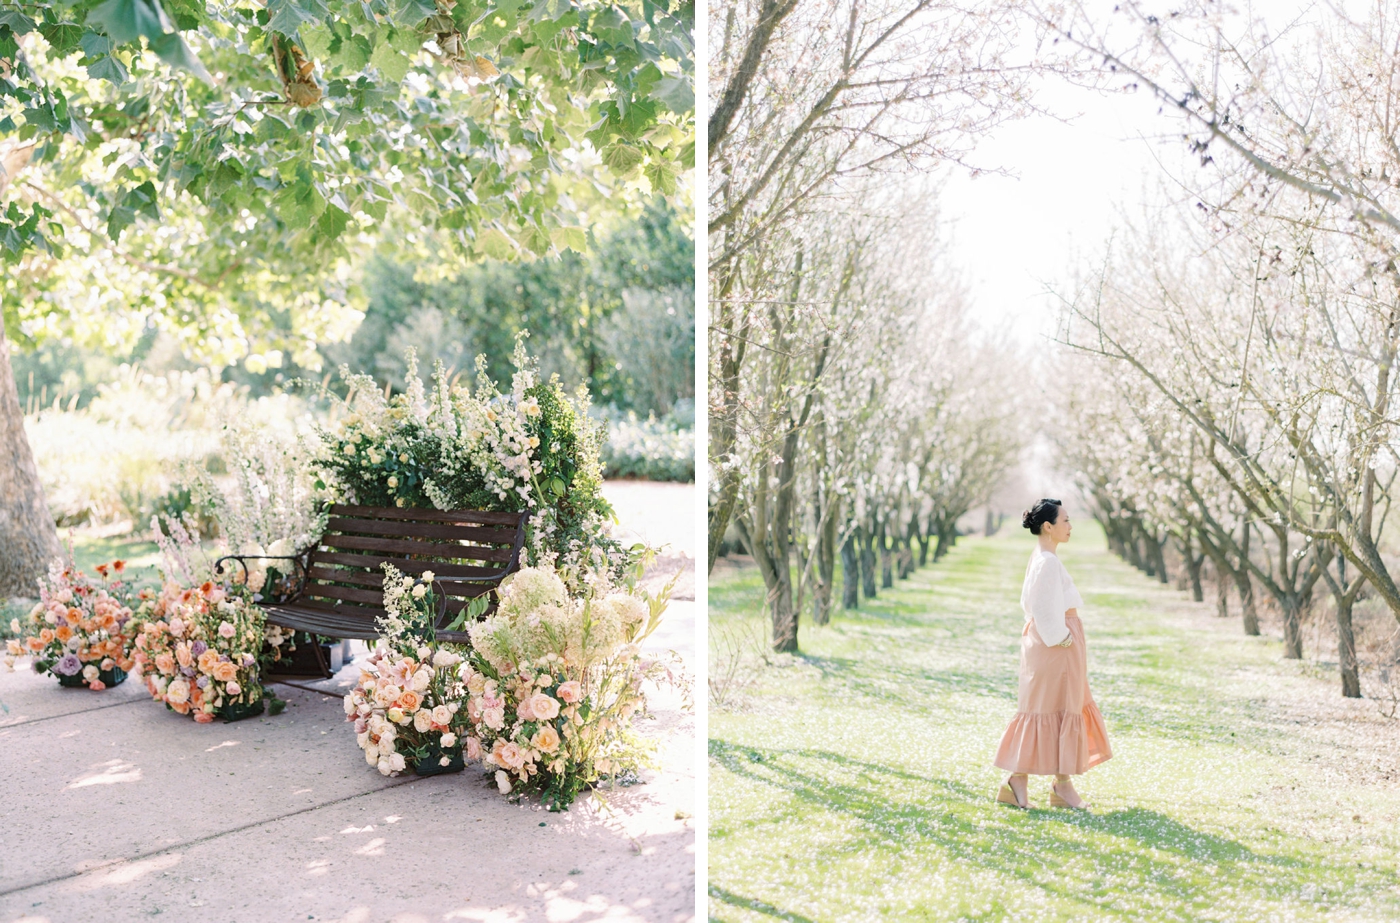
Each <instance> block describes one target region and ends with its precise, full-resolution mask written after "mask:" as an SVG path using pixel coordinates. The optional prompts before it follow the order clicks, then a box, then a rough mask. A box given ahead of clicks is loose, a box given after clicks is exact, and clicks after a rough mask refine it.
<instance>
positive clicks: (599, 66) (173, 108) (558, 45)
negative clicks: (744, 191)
mask: <svg viewBox="0 0 1400 923" xmlns="http://www.w3.org/2000/svg"><path fill="white" fill-rule="evenodd" d="M693 12H694V11H693V6H692V5H691V4H688V3H683V2H670V3H663V4H657V3H652V2H650V0H633V2H601V0H583V2H576V0H542V2H539V3H535V4H532V5H523V4H521V3H520V2H519V0H460V2H458V0H436V2H434V0H406V2H392V3H391V2H389V0H371V2H365V3H361V2H351V0H271V2H270V3H269V4H268V5H267V6H266V7H265V8H264V7H263V6H262V5H261V4H255V3H242V2H239V3H234V4H229V5H223V4H218V5H214V4H202V3H194V2H191V0H165V3H164V5H163V6H162V4H161V3H160V2H158V0H104V2H100V3H99V2H96V0H77V2H71V0H39V2H29V3H26V4H24V6H23V7H22V11H21V10H14V9H6V10H3V11H0V60H3V61H4V62H5V64H6V67H5V68H3V69H0V73H4V74H6V76H5V77H4V78H0V114H3V118H2V119H0V130H3V131H4V132H5V133H10V134H13V136H14V137H15V138H16V139H17V140H19V141H20V142H24V143H29V142H32V143H34V144H35V145H36V150H35V160H36V161H38V162H39V163H43V164H48V165H51V166H53V167H54V168H55V170H54V171H53V172H54V174H55V178H57V177H58V176H62V175H64V174H72V173H73V171H74V170H77V169H80V168H81V166H82V165H83V164H85V163H87V162H92V161H94V160H104V161H105V162H106V163H113V161H114V160H115V158H113V156H112V155H113V154H118V155H119V156H120V163H119V164H115V166H116V169H115V170H113V171H110V172H111V174H112V176H111V179H112V181H111V182H97V181H93V180H91V179H89V185H90V188H89V189H87V190H86V192H87V194H88V195H90V196H93V197H95V198H96V199H97V200H98V203H99V204H100V206H101V208H102V210H103V211H104V212H105V213H106V214H108V215H109V218H108V222H107V224H108V230H109V233H110V234H111V236H112V237H113V239H116V237H117V235H118V234H119V233H120V230H121V229H122V228H123V227H125V226H126V225H128V224H130V223H131V220H132V219H133V216H134V215H135V214H142V215H144V216H145V217H146V218H147V219H149V220H152V221H154V220H157V218H156V216H157V212H156V209H155V206H156V202H157V196H156V195H155V194H154V193H155V188H156V186H159V187H160V190H161V192H160V196H159V198H160V199H161V200H163V201H162V202H161V204H162V205H164V204H166V203H167V202H168V203H170V204H171V205H174V204H175V203H177V202H181V201H182V199H183V196H182V194H187V195H188V196H189V197H191V199H192V201H191V200H184V206H183V207H188V206H190V205H193V204H194V203H196V202H197V203H198V205H199V206H202V209H203V210H206V215H207V217H209V218H211V219H212V220H214V221H216V222H219V223H223V224H237V223H239V220H240V216H243V215H249V214H250V215H252V216H254V217H253V218H252V221H253V223H254V224H255V225H256V228H257V232H258V235H257V236H258V237H259V239H260V240H261V241H262V243H263V244H266V245H268V246H267V249H266V250H265V251H264V252H265V253H266V254H269V255H270V254H272V253H273V252H274V250H275V249H282V250H285V251H288V252H289V253H290V254H294V255H299V256H301V257H303V258H305V257H306V256H309V255H311V254H313V253H318V252H322V251H324V250H325V249H326V248H328V247H331V248H333V246H334V244H335V243H336V241H337V240H338V239H339V238H340V236H341V235H342V234H343V233H344V232H345V230H346V229H347V227H348V226H349V225H350V223H351V222H352V221H353V222H354V224H355V226H356V227H357V228H359V227H369V226H371V225H373V224H375V223H377V222H381V221H383V220H384V218H385V216H386V215H387V214H388V212H389V211H390V210H391V209H409V210H411V212H412V213H413V214H414V215H415V216H416V217H417V218H418V219H419V220H422V221H425V222H426V223H428V224H429V225H432V226H434V227H436V228H438V229H440V230H443V231H445V232H448V236H450V237H451V238H452V239H454V240H455V241H456V243H457V244H458V245H459V246H460V247H461V248H462V249H463V250H464V251H465V252H469V253H475V254H478V255H486V256H491V257H493V258H498V259H499V258H509V257H512V256H514V255H516V254H518V253H522V252H523V253H533V254H543V253H546V252H549V251H551V250H552V249H562V247H559V246H558V245H557V244H556V242H558V244H562V246H563V247H569V246H574V245H577V244H579V243H580V237H579V233H580V232H579V231H578V229H576V228H570V227H569V226H568V223H567V221H564V220H560V219H561V217H567V212H568V206H567V204H561V202H560V197H561V191H562V190H561V188H560V187H559V186H558V185H556V184H555V182H554V178H556V177H558V176H560V175H561V174H562V173H564V172H567V168H565V167H563V166H562V165H561V163H562V160H561V155H563V154H565V152H570V151H581V150H582V149H583V148H584V147H585V146H586V145H585V141H586V142H587V143H588V144H589V145H591V146H592V147H594V148H596V149H597V151H599V152H601V158H602V160H603V161H604V162H605V163H608V164H609V165H610V166H612V168H613V170H614V172H615V173H616V174H617V176H618V177H619V178H621V179H623V180H630V179H639V178H640V177H641V176H642V175H645V176H646V177H647V178H648V180H649V182H650V185H651V187H652V188H653V189H655V190H657V191H660V192H662V193H663V194H671V193H673V192H674V175H675V174H676V173H677V172H679V171H681V170H684V169H686V168H687V166H688V164H690V162H691V161H692V160H693V156H694V154H693V143H691V139H690V136H691V126H692V124H693V108H694V99H693V95H692V94H691V86H690V85H691V75H692V73H693V63H692V60H691V58H692V47H691V29H692V17H693ZM167 65H168V66H167ZM190 75H193V76H194V77H197V78H199V79H198V80H191V79H190ZM211 75H212V76H211ZM74 178H76V177H74ZM133 192H135V193H136V198H137V201H136V202H133V201H132V195H133ZM127 209H130V210H131V213H130V214H129V213H127V212H126V211H124V210H127ZM143 209H145V210H143ZM245 209H246V210H247V211H246V212H245V211H244V210H245ZM7 221H8V222H10V223H11V224H13V223H14V218H13V216H7ZM0 242H3V251H4V252H5V253H6V255H7V257H8V258H11V259H13V258H14V256H16V255H17V254H18V253H20V252H22V251H23V250H24V249H25V248H26V247H29V246H34V245H36V241H35V240H32V239H10V238H9V237H4V238H0Z"/></svg>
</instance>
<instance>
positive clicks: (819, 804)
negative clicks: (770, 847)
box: [710, 740, 1400, 918]
mask: <svg viewBox="0 0 1400 923" xmlns="http://www.w3.org/2000/svg"><path fill="white" fill-rule="evenodd" d="M710 757H711V759H713V760H714V761H715V762H716V763H718V764H719V765H720V766H722V767H723V768H724V769H725V770H727V771H728V772H730V773H733V774H734V775H735V776H739V777H742V778H745V779H748V780H751V781H753V782H757V783H761V784H763V785H765V786H768V787H770V788H772V789H776V790H779V791H782V792H786V793H787V794H788V795H789V796H791V800H784V799H777V800H775V801H774V802H773V803H774V806H775V807H774V812H773V814H772V816H770V817H768V818H765V820H767V821H771V822H778V823H781V822H784V821H791V822H798V823H804V824H805V823H806V822H809V821H810V820H811V818H812V817H813V816H814V815H816V814H818V813H819V812H835V813H839V814H842V815H845V816H847V817H848V818H850V819H853V820H855V821H857V822H858V825H857V826H854V827H846V828H844V829H843V831H842V834H841V836H842V845H841V852H843V853H845V852H850V853H859V854H868V853H869V852H878V851H886V852H888V854H889V855H890V857H891V861H892V862H893V861H896V860H902V859H907V858H909V857H911V856H913V855H915V854H916V851H917V850H920V849H925V850H928V849H932V850H935V851H937V852H940V853H942V854H943V856H946V857H947V858H949V859H952V860H955V861H956V862H957V863H961V864H966V865H968V866H972V867H978V868H981V869H985V870H988V871H991V872H994V873H996V874H998V875H1003V876H1006V877H1007V878H1009V879H1014V880H1016V881H1018V882H1020V883H1022V884H1023V885H1025V886H1028V887H1032V888H1036V889H1039V890H1040V891H1042V892H1044V893H1045V894H1047V895H1049V896H1052V897H1054V898H1057V899H1059V900H1061V901H1063V902H1065V903H1066V904H1067V905H1077V906H1078V907H1080V908H1081V909H1084V910H1089V909H1092V910H1093V912H1095V913H1096V914H1097V915H1099V916H1103V917H1125V918H1133V917H1136V916H1138V915H1140V914H1141V912H1142V908H1143V907H1153V908H1171V909H1172V910H1173V911H1175V912H1177V913H1180V912H1182V911H1183V910H1186V911H1188V912H1189V911H1190V910H1194V911H1195V912H1196V913H1195V914H1194V915H1195V916H1198V917H1199V915H1200V914H1201V913H1203V912H1204V913H1205V914H1206V915H1207V916H1209V915H1210V911H1212V909H1215V910H1217V911H1218V909H1219V908H1218V907H1217V904H1218V902H1219V901H1220V900H1222V899H1224V898H1225V897H1226V896H1227V895H1228V898H1229V900H1230V901H1231V902H1232V903H1236V904H1237V905H1238V902H1240V901H1244V902H1246V903H1247V904H1248V905H1250V906H1255V907H1261V906H1267V905H1274V906H1278V902H1283V901H1290V900H1296V899H1298V898H1299V897H1300V894H1301V892H1302V890H1303V888H1304V887H1305V886H1313V888H1315V889H1318V890H1323V889H1325V890H1326V891H1327V892H1330V893H1331V895H1332V897H1333V899H1334V900H1336V899H1339V898H1340V899H1345V894H1346V892H1350V893H1352V894H1355V895H1358V897H1360V898H1361V899H1364V897H1363V896H1364V895H1365V894H1366V893H1367V892H1370V893H1372V894H1374V893H1375V890H1374V889H1377V888H1386V887H1394V886H1395V885H1397V884H1400V876H1397V875H1396V874H1395V873H1394V872H1393V871H1381V870H1376V869H1372V870H1370V871H1363V870H1360V869H1357V868H1356V867H1354V866H1353V865H1350V864H1344V863H1340V862H1334V861H1331V860H1330V859H1328V858H1327V857H1326V856H1324V855H1323V854H1322V852H1321V848H1320V847H1321V844H1317V843H1312V842H1310V841H1304V840H1296V839H1295V841H1294V843H1293V844H1292V845H1293V846H1294V847H1296V848H1297V849H1299V850H1302V851H1304V852H1310V853H1312V855H1307V856H1305V857H1303V858H1294V857H1292V856H1287V855H1270V854H1263V853H1258V852H1255V851H1253V850H1251V849H1249V848H1248V847H1246V846H1244V845H1243V844H1241V843H1238V842H1236V841H1234V840H1231V839H1228V838H1225V837H1220V836H1216V835H1213V834H1210V833H1205V832H1203V831H1200V830H1196V829H1194V828H1192V827H1189V826H1187V825H1185V824H1183V823H1181V822H1180V821H1177V820H1175V819H1173V818H1172V817H1170V816H1168V815H1166V814H1162V813H1160V812H1157V811H1151V810H1147V809H1145V808H1129V809H1125V810H1118V811H1111V812H1108V813H1104V814H1092V813H1089V814H1084V813H1078V812H1075V813H1070V812H1065V811H1041V810H1037V811H1030V812H1018V811H1013V810H1010V809H1007V808H1004V807H999V806H997V805H995V804H994V803H993V802H992V793H991V792H990V791H981V790H974V789H972V788H970V787H968V786H966V785H964V784H962V783H960V782H956V781H953V780H948V779H936V778H929V777H925V776H921V775H918V774H917V773H911V772H908V771H905V770H901V769H897V768H893V767H888V766H884V765H881V764H878V763H873V762H869V761H866V760H859V759H853V758H851V757H848V756H846V755H844V754H839V753H832V752H829V751H825V750H819V749H798V750H780V749H775V748H764V747H741V746H734V745H731V744H729V743H726V742H724V741H722V740H711V741H710ZM746 820H755V819H754V818H747V819H746ZM811 827H812V829H822V828H823V825H822V824H819V823H818V824H811ZM806 847H807V850H808V851H809V852H810V853H812V854H820V853H823V852H827V848H826V847H825V846H824V844H819V843H812V844H806ZM1125 895H1131V896H1132V900H1133V902H1135V903H1136V904H1137V905H1138V906H1136V907H1135V908H1133V909H1131V910H1126V909H1123V908H1122V907H1121V903H1122V899H1123V897H1124V896H1125ZM1318 909H1322V908H1320V907H1319V908H1318Z"/></svg>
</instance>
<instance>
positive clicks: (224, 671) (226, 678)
mask: <svg viewBox="0 0 1400 923" xmlns="http://www.w3.org/2000/svg"><path fill="white" fill-rule="evenodd" d="M237 677H238V664H236V663H232V662H231V661H220V662H219V663H216V664H214V678H215V679H217V680H218V681H219V682H221V683H229V682H232V681H233V680H234V679H236V678H237Z"/></svg>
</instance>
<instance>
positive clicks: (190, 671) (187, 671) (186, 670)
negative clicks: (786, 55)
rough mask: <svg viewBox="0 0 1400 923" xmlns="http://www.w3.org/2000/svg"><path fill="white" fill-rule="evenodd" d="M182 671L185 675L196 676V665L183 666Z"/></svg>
mask: <svg viewBox="0 0 1400 923" xmlns="http://www.w3.org/2000/svg"><path fill="white" fill-rule="evenodd" d="M180 672H181V673H182V674H184V675H185V676H194V667H181V668H180Z"/></svg>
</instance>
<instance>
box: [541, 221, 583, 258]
mask: <svg viewBox="0 0 1400 923" xmlns="http://www.w3.org/2000/svg"><path fill="white" fill-rule="evenodd" d="M549 239H550V240H552V241H553V242H554V246H555V247H556V248H558V249H560V250H572V251H574V252H575V253H583V252H584V250H586V249H587V248H588V232H587V231H585V230H584V229H583V228H571V227H566V228H555V229H554V230H553V231H551V232H550V234H549Z"/></svg>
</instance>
